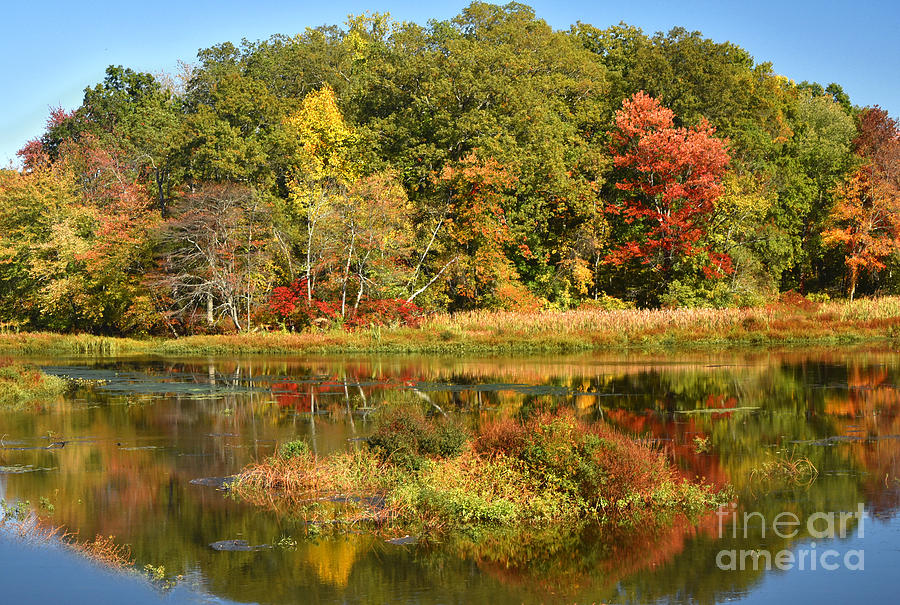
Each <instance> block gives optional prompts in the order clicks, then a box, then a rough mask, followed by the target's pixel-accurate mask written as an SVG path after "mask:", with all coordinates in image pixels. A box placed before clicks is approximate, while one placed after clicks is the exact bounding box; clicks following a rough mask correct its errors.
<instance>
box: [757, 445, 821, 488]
mask: <svg viewBox="0 0 900 605" xmlns="http://www.w3.org/2000/svg"><path fill="white" fill-rule="evenodd" d="M818 476H819V469H817V468H816V466H815V465H814V464H813V463H812V461H811V460H810V459H809V458H807V457H805V456H798V455H797V454H795V453H791V454H788V455H783V454H782V455H777V456H775V457H773V458H772V459H770V460H767V461H765V462H763V463H762V464H761V465H759V466H757V467H756V468H754V469H753V470H752V471H751V472H750V479H751V480H752V481H754V482H755V484H756V485H758V486H760V487H771V486H772V485H773V484H782V485H784V484H789V485H799V486H808V485H811V484H812V483H813V481H815V480H816V478H817V477H818Z"/></svg>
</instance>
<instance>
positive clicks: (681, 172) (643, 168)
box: [606, 92, 731, 278]
mask: <svg viewBox="0 0 900 605" xmlns="http://www.w3.org/2000/svg"><path fill="white" fill-rule="evenodd" d="M674 117H675V116H674V113H673V112H672V111H671V110H669V109H667V108H665V107H663V106H662V104H661V103H660V102H659V101H657V100H656V99H654V98H652V97H650V96H649V95H647V94H645V93H644V92H638V93H636V94H635V95H634V96H633V97H631V98H630V99H626V100H625V101H623V103H622V109H620V110H619V111H617V112H616V119H615V124H616V127H615V129H614V130H613V131H612V132H610V136H611V138H612V152H613V161H614V163H615V166H616V167H617V168H618V169H619V173H620V175H621V176H620V178H619V180H618V182H617V183H616V188H617V189H619V190H620V191H623V192H625V196H624V199H622V201H621V202H620V203H618V204H614V205H612V206H611V207H610V208H609V209H608V211H609V212H611V213H612V214H615V215H620V216H622V217H623V218H624V222H625V223H626V224H627V225H634V226H636V227H638V228H637V229H631V230H629V239H627V240H626V241H624V242H623V243H622V244H621V245H620V246H619V247H618V248H616V249H615V250H613V251H612V252H611V253H610V254H609V255H607V257H606V262H607V263H611V264H615V265H620V264H624V263H626V262H629V261H631V260H635V259H637V260H640V261H641V262H642V263H643V264H646V265H651V266H652V267H653V269H655V270H656V271H658V272H659V273H660V274H661V277H663V278H668V277H669V276H670V274H671V272H672V270H673V269H674V268H675V267H676V266H677V265H678V263H679V261H680V260H681V259H683V258H686V257H692V256H696V255H698V254H700V253H705V255H706V256H707V258H708V259H709V261H708V263H707V264H706V266H705V267H704V271H705V273H706V275H707V277H715V276H719V275H721V274H722V273H730V272H731V261H730V258H729V257H728V256H727V255H725V254H718V253H715V252H713V251H711V250H709V248H708V247H705V246H703V245H701V244H700V242H701V240H702V239H703V237H704V235H705V234H706V229H707V223H708V221H709V218H710V216H711V215H712V212H713V209H714V204H715V201H716V199H718V197H719V195H720V194H721V185H720V181H721V178H722V176H723V174H724V172H725V169H726V168H727V166H728V161H729V156H728V152H727V151H726V144H727V142H726V141H723V140H721V139H717V138H716V137H715V136H714V135H715V129H714V128H713V127H712V126H710V125H709V124H708V123H707V122H706V121H705V120H704V121H703V122H701V123H700V124H699V125H697V126H693V127H689V128H676V127H675V125H674Z"/></svg>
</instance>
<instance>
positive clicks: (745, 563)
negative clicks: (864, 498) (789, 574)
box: [716, 503, 866, 571]
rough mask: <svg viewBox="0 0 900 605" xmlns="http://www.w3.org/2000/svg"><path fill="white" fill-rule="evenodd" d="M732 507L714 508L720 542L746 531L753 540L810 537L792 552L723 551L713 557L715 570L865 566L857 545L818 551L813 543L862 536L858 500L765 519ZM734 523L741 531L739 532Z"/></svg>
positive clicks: (862, 511) (858, 568) (746, 536)
mask: <svg viewBox="0 0 900 605" xmlns="http://www.w3.org/2000/svg"><path fill="white" fill-rule="evenodd" d="M736 507H737V505H736V504H732V505H731V510H729V509H728V507H724V506H722V507H720V508H719V510H718V511H717V512H716V514H717V515H718V516H719V539H720V540H721V539H728V538H731V539H733V540H737V539H739V538H742V539H744V540H748V539H749V538H750V536H749V533H750V532H751V531H752V532H753V537H754V538H756V537H759V538H761V539H763V540H766V539H775V538H780V539H782V540H791V539H794V538H797V537H798V536H800V535H801V534H804V535H805V536H809V537H810V538H812V541H811V542H809V543H808V544H806V545H804V548H798V549H796V550H787V549H784V550H778V551H773V550H771V549H766V548H762V549H759V548H756V549H747V550H741V549H723V550H720V551H719V552H718V554H717V555H716V566H717V567H718V568H719V569H721V570H725V571H743V570H766V571H770V570H772V569H777V570H780V571H788V570H792V569H796V570H800V571H816V570H826V571H834V570H836V569H839V568H841V567H843V568H844V569H847V570H850V571H861V570H863V569H865V553H864V552H863V549H861V548H860V549H848V550H843V551H840V550H836V549H834V548H828V549H819V548H817V546H819V545H817V544H816V542H815V540H828V541H831V540H834V539H835V538H848V537H851V538H852V537H856V538H863V537H864V536H865V527H864V522H863V519H865V518H866V512H865V508H864V506H863V504H862V503H860V504H859V506H858V507H857V510H855V511H853V512H816V513H813V514H811V515H809V516H808V517H806V519H801V518H800V517H799V516H797V515H796V514H795V513H792V512H787V511H785V512H781V513H778V514H777V515H775V516H774V517H772V518H770V519H767V518H766V516H765V515H764V514H762V513H760V512H743V513H740V514H739V513H738V512H737V510H735V508H736ZM726 524H727V525H730V526H731V527H730V531H729V530H728V529H726ZM739 526H740V528H742V532H741V531H739ZM757 532H758V533H757ZM742 534H743V535H742Z"/></svg>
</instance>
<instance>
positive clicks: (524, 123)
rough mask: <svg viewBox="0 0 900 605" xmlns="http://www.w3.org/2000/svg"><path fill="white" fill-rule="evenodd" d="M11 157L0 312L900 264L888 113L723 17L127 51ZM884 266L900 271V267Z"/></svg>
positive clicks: (404, 317)
mask: <svg viewBox="0 0 900 605" xmlns="http://www.w3.org/2000/svg"><path fill="white" fill-rule="evenodd" d="M19 157H20V164H21V165H20V166H19V167H10V168H8V169H5V170H0V324H2V327H4V328H15V329H17V330H18V329H21V330H30V331H52V332H66V333H69V332H89V333H94V334H102V335H135V336H142V335H169V336H172V335H175V336H180V335H186V334H204V333H221V332H248V331H256V330H294V331H299V330H303V329H306V328H309V327H314V326H343V327H346V328H354V327H366V326H370V325H373V324H374V325H382V324H403V323H407V322H410V321H413V319H414V318H416V317H420V316H422V315H423V314H427V313H430V312H434V311H449V312H456V311H464V310H505V311H515V312H523V313H528V312H533V311H536V310H569V309H575V308H590V309H626V308H640V309H643V308H659V307H666V308H674V307H716V308H722V307H755V306H760V305H765V304H767V303H770V302H771V301H774V300H776V299H777V298H778V297H779V295H780V294H782V293H785V292H796V293H799V295H802V296H805V297H807V298H808V299H810V300H812V301H815V302H822V301H825V300H828V299H829V298H841V297H849V298H851V299H852V298H853V297H855V296H871V295H887V294H895V293H900V271H895V269H900V128H898V122H897V120H896V119H895V118H892V117H891V116H890V115H889V114H888V112H886V111H885V110H883V109H881V108H879V107H877V106H875V107H859V106H857V105H855V104H853V102H852V101H851V99H850V98H849V97H848V95H847V94H846V93H845V92H844V91H843V89H842V88H841V86H840V85H839V84H835V83H831V84H828V85H827V86H826V85H822V84H819V83H815V82H813V83H811V82H806V81H804V82H799V83H798V82H795V81H792V80H790V79H788V78H786V77H784V76H781V75H779V74H777V73H775V71H774V69H773V66H772V64H771V63H767V62H759V61H757V60H756V59H755V58H754V57H752V56H751V55H750V54H749V53H748V52H747V51H746V50H744V49H742V48H741V47H740V46H737V45H735V44H732V43H730V42H717V41H714V40H710V39H708V38H705V37H704V36H703V35H702V34H701V33H700V32H696V31H690V30H688V29H682V28H675V29H672V30H671V31H669V32H668V33H655V34H652V35H651V34H648V33H646V32H643V31H642V30H641V29H639V28H636V27H632V26H629V25H627V24H624V23H623V24H619V25H614V26H610V27H605V26H602V27H601V26H592V25H588V24H585V23H580V22H579V23H576V24H575V25H573V26H571V27H570V28H569V29H568V30H564V31H558V30H555V29H553V28H552V27H550V26H549V25H548V24H547V23H546V22H544V21H543V20H541V19H540V18H538V17H537V16H536V15H535V13H534V11H533V10H532V9H531V8H529V7H528V6H526V5H523V4H517V3H511V4H507V5H505V6H497V5H492V4H486V3H481V2H475V3H473V4H471V5H470V6H468V7H467V8H466V9H464V10H463V11H462V12H461V13H460V14H459V15H457V16H456V17H454V18H453V19H450V20H446V21H438V20H432V21H429V22H428V23H427V24H425V25H420V24H415V23H401V22H396V21H394V20H392V19H391V18H390V17H389V16H388V15H386V14H365V15H360V16H351V17H349V18H348V20H347V22H346V23H345V24H343V25H341V26H323V27H318V28H315V29H307V30H306V31H305V32H303V33H300V34H297V35H276V36H273V37H271V38H269V39H267V40H261V41H248V40H244V41H242V42H241V43H240V44H239V45H235V44H233V43H230V42H225V43H222V44H219V45H216V46H213V47H211V48H207V49H203V50H200V51H199V53H198V55H197V57H196V60H195V61H194V62H185V63H182V64H181V68H180V70H179V71H178V73H173V74H166V73H161V74H150V73H143V72H140V71H135V70H133V69H130V68H127V67H124V66H110V67H109V68H108V69H107V70H106V76H105V78H104V79H103V81H102V82H100V83H98V84H96V85H94V86H90V87H88V88H86V89H85V91H84V99H83V102H82V104H81V106H79V107H77V108H75V109H74V110H71V111H69V110H66V109H63V108H59V109H55V110H53V111H52V112H51V113H50V115H49V118H48V120H47V126H46V130H45V131H44V132H43V133H42V134H41V135H40V136H39V137H37V138H35V139H34V140H31V141H29V142H28V143H27V144H26V145H25V146H24V147H23V148H22V149H21V151H20V152H19ZM895 273H896V275H895Z"/></svg>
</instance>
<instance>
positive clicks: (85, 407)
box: [0, 348, 900, 605]
mask: <svg viewBox="0 0 900 605" xmlns="http://www.w3.org/2000/svg"><path fill="white" fill-rule="evenodd" d="M31 361H33V362H34V363H37V364H38V365H40V366H41V367H43V368H44V370H45V371H46V372H48V373H53V374H58V375H65V376H69V377H71V378H76V379H79V380H80V381H81V382H80V385H81V386H79V387H78V388H77V389H76V390H75V391H74V392H73V393H72V394H71V395H69V396H66V397H65V398H62V399H60V400H57V401H49V402H44V403H42V404H41V405H39V406H38V407H36V408H35V409H25V410H16V411H4V412H0V438H2V441H0V497H2V498H3V499H5V500H6V501H7V502H11V501H16V500H23V501H24V500H27V501H28V502H30V504H31V506H32V507H33V508H35V509H37V510H39V511H41V512H42V513H43V514H45V515H47V516H48V518H49V519H50V521H51V522H52V523H53V524H56V525H62V526H64V527H65V528H66V529H67V530H69V531H72V532H78V534H79V535H80V536H83V537H92V536H94V535H97V534H101V535H104V536H115V538H116V541H117V542H120V543H125V544H129V545H130V547H131V549H132V553H133V555H134V558H135V560H136V565H137V567H139V568H143V567H144V565H147V564H151V565H153V566H163V567H164V568H165V574H166V575H167V576H168V577H170V578H175V577H176V576H181V579H180V580H179V585H178V587H177V588H175V589H174V591H172V592H170V593H168V594H157V595H154V596H153V598H157V597H158V598H159V599H162V600H165V601H168V602H182V601H188V600H191V599H198V600H200V601H201V602H242V603H247V602H255V603H271V604H277V603H370V602H384V603H387V602H392V603H395V602H403V603H423V604H425V603H476V602H491V603H492V604H496V605H500V604H502V603H532V602H568V603H573V602H577V603H592V602H596V603H600V602H605V603H609V602H615V603H618V602H622V603H631V602H634V603H657V602H666V603H672V602H676V603H681V602H685V603H688V602H699V603H716V602H724V601H737V600H742V601H748V602H760V603H792V604H793V603H797V602H810V601H813V600H815V601H816V602H819V603H830V602H835V603H845V602H854V601H855V602H859V601H863V600H870V601H872V602H880V601H885V600H891V599H892V598H893V597H892V593H893V590H894V586H896V578H897V572H896V571H895V570H896V569H898V568H900V518H898V515H897V511H898V508H900V388H898V387H900V355H898V354H897V352H895V351H894V350H890V349H886V348H884V349H852V350H845V351H834V350H825V349H820V350H808V351H804V350H796V349H795V350H788V351H742V352H715V353H703V352H690V353H680V354H677V355H675V354H673V355H660V354H656V355H649V354H638V353H631V354H620V355H610V354H590V355H579V356H571V357H568V356H567V357H560V356H554V357H549V356H548V357H495V358H483V357H482V358H477V359H476V358H472V359H467V358H460V357H452V358H451V357H401V356H382V357H327V358H325V357H320V358H290V357H284V356H273V357H262V356H258V357H247V358H208V359H207V358H204V359H160V358H123V359H102V360H90V359H33V360H31ZM401 390H405V391H414V392H415V393H417V394H418V398H419V400H420V401H421V402H422V405H423V406H426V407H429V408H437V407H440V408H441V409H442V410H444V411H445V412H447V413H452V414H462V415H466V417H467V418H468V419H469V420H470V421H472V422H478V421H479V419H486V418H490V417H493V416H498V415H513V414H518V413H522V411H523V410H527V409H528V408H529V407H531V406H535V405H547V404H551V405H560V406H569V407H572V408H573V409H575V410H576V412H577V413H578V414H579V415H581V416H582V417H584V418H586V419H590V420H596V421H605V422H608V423H611V424H613V425H614V426H616V427H618V428H620V429H622V430H624V431H627V432H629V433H632V434H634V435H637V436H640V437H643V438H645V439H648V440H650V441H652V442H654V443H656V444H657V445H658V447H660V448H662V449H663V450H664V451H665V452H666V453H667V455H668V456H670V457H671V459H672V461H673V464H674V465H676V466H677V467H678V468H679V469H680V471H681V472H682V473H683V474H684V475H685V476H686V477H691V478H702V479H703V480H704V481H706V482H709V483H712V484H715V485H725V484H730V485H732V486H734V488H735V490H736V493H737V506H736V508H735V509H734V510H733V511H725V512H733V514H731V515H728V516H725V515H724V514H723V515H721V516H719V515H716V514H715V513H710V514H708V515H706V516H704V517H701V518H700V519H698V520H696V522H686V521H679V522H676V523H674V524H673V525H672V526H670V527H666V528H664V529H662V530H659V529H656V530H649V529H643V528H632V529H630V530H620V531H612V530H607V531H602V532H597V531H588V532H578V533H575V532H567V531H541V530H536V531H535V533H534V536H533V538H532V539H526V540H524V541H518V542H516V543H510V542H503V541H502V540H501V541H498V542H497V543H496V544H495V545H493V546H490V545H489V546H487V547H484V548H479V549H471V548H461V547H459V545H455V544H449V543H448V544H429V545H427V546H426V545H416V544H403V545H395V544H390V543H387V542H385V541H384V539H383V538H379V537H376V536H373V535H369V534H366V533H351V534H349V535H345V536H340V537H328V536H317V535H315V532H312V533H311V532H310V530H309V528H308V527H307V526H306V525H305V524H304V523H303V521H302V520H301V519H296V518H292V517H291V516H290V515H289V514H288V513H287V512H286V511H279V510H269V509H262V508H256V507H253V506H251V505H249V504H246V503H242V502H239V501H236V500H235V499H233V498H231V497H229V495H228V494H227V492H225V491H222V490H220V489H217V487H216V484H217V481H216V480H215V479H212V478H221V477H226V476H228V475H230V474H233V473H236V472H237V471H239V470H240V469H241V468H242V467H243V466H244V465H246V464H247V463H249V462H252V461H255V460H260V459H262V458H264V457H266V456H268V455H270V454H272V453H273V451H274V450H275V448H276V446H277V444H278V443H280V442H282V441H285V440H289V439H294V438H297V437H302V438H305V439H307V440H308V441H309V442H310V444H311V445H312V447H313V448H314V449H315V450H316V451H317V452H318V453H320V454H325V453H328V452H330V451H335V450H339V449H341V448H346V447H348V443H352V441H348V440H354V439H358V438H360V437H364V436H365V435H366V433H367V431H368V430H369V425H370V416H371V414H372V412H373V411H374V410H377V408H378V406H379V405H380V404H381V403H382V402H384V401H386V400H388V399H390V398H391V396H392V395H395V394H396V393H397V392H398V391H401ZM51 444H55V446H54V447H48V446H51ZM59 444H64V445H63V446H61V447H60V445H59ZM775 458H782V459H784V458H794V459H800V458H808V459H809V460H810V461H811V462H812V463H813V464H814V465H815V467H816V468H817V470H818V476H817V477H816V478H815V480H814V481H811V482H810V481H803V482H783V481H782V482H771V481H766V480H764V479H763V478H761V476H760V474H759V470H758V469H760V468H762V467H764V465H765V464H766V463H767V462H770V461H771V460H773V459H775ZM202 479H206V480H205V481H198V480H202ZM860 505H862V506H863V508H864V510H865V517H864V518H863V519H862V520H861V521H859V520H858V519H856V518H850V517H849V516H848V519H849V521H848V522H847V523H845V524H844V526H843V527H842V529H843V530H845V531H843V532H840V533H837V532H832V533H830V534H825V531H827V529H828V515H829V514H831V513H834V514H835V515H838V514H839V513H840V512H842V511H858V510H859V506H860ZM747 513H756V515H755V516H752V517H749V518H748V519H749V520H748V521H746V522H745V519H744V517H745V515H746V514H747ZM817 513H821V516H822V517H823V518H820V519H819V520H818V521H819V523H818V525H817V524H816V523H813V524H812V526H810V525H809V523H808V520H809V519H810V517H812V516H814V515H816V514H817ZM779 514H790V515H793V517H781V519H782V520H784V519H786V518H788V519H790V518H795V519H797V520H798V524H796V526H795V527H794V528H795V529H796V531H793V532H792V531H791V530H792V527H790V526H789V527H788V529H784V526H782V531H781V534H782V535H779V534H778V533H776V532H775V531H773V527H772V522H773V521H774V520H775V519H776V518H777V517H778V515H779ZM761 521H762V522H761ZM763 525H766V528H765V529H764V528H763ZM832 529H833V527H832ZM816 532H821V533H816ZM823 534H825V535H823ZM223 540H246V541H247V543H248V544H250V545H260V546H264V548H260V549H256V550H252V551H246V552H240V551H237V552H235V551H219V550H215V549H213V548H211V547H210V544H212V543H215V542H219V541H223ZM742 550H744V551H748V552H749V551H753V552H756V553H757V555H755V556H754V557H750V558H747V557H745V558H744V560H743V564H742V565H741V564H740V563H741V562H740V561H737V563H738V564H737V565H735V566H733V567H734V568H727V567H728V563H729V562H731V561H732V559H730V558H728V555H725V556H724V557H723V555H722V553H723V551H725V552H730V551H734V553H735V554H736V555H737V556H738V557H740V551H742ZM801 551H805V552H806V555H804V556H805V557H806V558H805V566H804V568H803V569H800V568H799V565H798V564H797V563H796V562H795V564H794V565H793V567H791V568H790V569H785V568H778V567H777V566H776V565H774V564H772V565H769V567H771V569H768V570H767V569H766V557H767V556H771V557H773V558H774V557H776V556H777V555H778V553H790V554H791V556H793V557H794V559H795V561H796V559H797V558H799V557H800V556H801ZM826 551H831V552H832V554H828V555H827V556H826V557H825V558H824V559H823V558H822V554H823V553H825V552H826ZM761 553H768V554H767V555H764V556H759V555H760V554H761ZM848 555H849V559H848ZM61 556H62V555H61V554H60V553H59V552H56V551H53V550H52V549H43V550H40V549H38V550H37V551H35V550H34V549H33V548H32V547H30V546H27V545H24V544H20V543H17V542H16V541H15V540H12V539H10V538H9V537H3V536H2V534H0V579H2V582H0V584H3V585H5V587H4V586H0V591H3V590H5V591H6V592H4V593H3V594H4V598H3V602H7V601H6V599H11V600H10V601H9V602H23V603H25V602H43V601H45V600H46V598H47V597H46V596H44V597H41V596H39V595H40V594H43V593H41V592H40V591H35V590H29V589H28V587H29V586H31V587H32V588H33V587H38V586H43V587H45V588H46V584H47V579H48V576H49V577H53V576H57V578H58V576H59V574H63V570H64V569H66V567H65V566H66V565H68V566H70V567H71V566H72V565H77V564H78V563H75V562H72V561H68V562H66V563H62V562H57V561H56V559H57V558H59V557H61ZM782 556H784V555H782ZM32 559H34V560H35V561H36V562H35V563H34V564H29V563H28V561H31V560H32ZM752 560H757V561H758V563H757V564H755V565H754V564H753V563H752ZM812 560H815V561H817V563H818V565H817V567H816V569H815V570H813V569H811V568H810V566H811V564H810V561H812ZM823 563H824V565H823ZM835 564H836V565H837V568H835V569H827V568H826V567H833V565H835ZM722 567H726V568H725V569H722ZM53 570H60V571H59V572H58V574H56V573H54V571H53ZM94 572H95V575H96V573H99V572H97V570H94ZM69 573H70V575H72V576H73V577H74V578H81V580H77V579H74V580H68V582H69V584H68V586H70V587H72V586H75V587H77V586H79V585H85V586H86V585H88V584H90V586H92V587H93V590H94V593H93V595H92V596H91V597H90V602H93V603H97V602H110V603H113V602H125V601H128V602H145V601H144V600H141V599H143V598H144V597H143V596H142V597H141V599H138V598H137V597H136V596H135V595H138V594H140V595H143V592H141V591H143V590H144V589H145V588H146V587H145V586H142V585H141V586H136V584H135V583H134V582H132V583H123V581H121V579H117V578H113V577H111V576H109V574H106V575H104V576H102V577H100V576H98V577H93V576H91V575H90V574H87V572H85V573H83V574H81V575H79V574H78V573H76V572H69ZM4 576H5V577H4ZM60 582H62V585H65V582H66V581H64V580H61V581H60ZM56 585H57V586H59V583H57V584H56ZM10 587H11V588H10ZM75 594H76V593H70V594H69V596H70V597H72V598H75ZM144 596H146V595H144ZM87 598H88V597H85V599H87ZM148 598H150V597H148ZM152 600H153V599H152V598H150V600H148V601H146V602H151V601H152ZM64 601H66V602H75V601H78V599H77V598H75V601H72V600H71V599H64Z"/></svg>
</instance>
